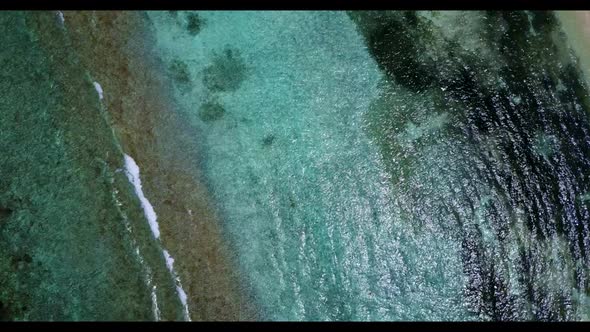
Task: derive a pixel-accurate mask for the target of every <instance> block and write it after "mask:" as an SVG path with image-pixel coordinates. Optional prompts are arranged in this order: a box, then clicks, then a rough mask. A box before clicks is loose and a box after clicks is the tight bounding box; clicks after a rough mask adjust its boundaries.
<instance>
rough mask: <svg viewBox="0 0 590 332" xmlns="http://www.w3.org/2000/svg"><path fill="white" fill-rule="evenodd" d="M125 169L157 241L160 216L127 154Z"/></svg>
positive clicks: (137, 169) (133, 162) (135, 165)
mask: <svg viewBox="0 0 590 332" xmlns="http://www.w3.org/2000/svg"><path fill="white" fill-rule="evenodd" d="M96 84H98V83H96ZM125 169H126V172H125V174H127V178H128V179H129V182H131V184H132V185H133V188H134V189H135V194H136V195H137V197H138V198H139V201H140V202H141V207H142V208H143V213H144V214H145V217H146V219H147V220H148V222H149V224H150V228H151V230H152V234H154V237H155V238H156V239H159V238H160V228H159V226H158V216H157V215H156V211H154V207H153V206H152V204H151V203H150V201H148V199H147V198H145V195H144V194H143V190H142V189H141V180H140V179H139V166H137V164H136V163H135V160H133V158H131V157H130V156H129V155H127V154H125Z"/></svg>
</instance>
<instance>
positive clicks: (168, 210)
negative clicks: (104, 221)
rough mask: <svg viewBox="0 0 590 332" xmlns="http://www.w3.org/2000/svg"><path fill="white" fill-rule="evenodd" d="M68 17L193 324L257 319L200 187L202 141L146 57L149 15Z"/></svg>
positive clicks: (77, 14)
mask: <svg viewBox="0 0 590 332" xmlns="http://www.w3.org/2000/svg"><path fill="white" fill-rule="evenodd" d="M64 15H65V22H67V24H66V30H67V31H68V34H69V38H71V40H72V44H73V45H72V48H73V50H72V51H74V52H77V53H78V54H79V58H80V61H82V62H83V64H84V66H86V67H87V68H89V71H90V75H91V76H92V77H95V78H96V80H97V81H99V82H101V84H102V86H101V87H100V92H99V89H98V88H97V92H98V93H99V95H100V94H101V93H102V94H103V98H104V99H103V103H104V104H105V106H106V108H107V110H108V112H109V116H110V118H111V120H112V126H113V128H114V130H115V134H116V136H117V139H118V140H119V142H120V143H121V146H122V150H123V151H125V152H126V153H127V154H129V155H133V156H134V157H135V161H136V162H137V165H139V166H138V167H141V171H142V175H143V180H144V183H142V186H143V188H142V189H143V192H145V196H148V197H149V198H150V202H151V203H150V204H151V205H153V209H154V210H155V211H157V212H158V216H159V218H160V221H161V222H160V224H159V232H160V233H161V234H160V235H161V243H162V245H163V246H164V247H165V248H166V250H167V252H169V255H171V256H174V258H175V259H174V271H175V272H176V274H177V276H178V278H179V279H182V282H183V284H182V286H183V287H182V288H183V290H184V291H186V302H187V306H188V307H190V308H191V313H190V316H191V317H190V318H191V319H192V320H244V319H253V318H255V317H256V311H255V309H254V306H253V305H252V303H251V301H249V300H248V299H247V296H246V295H245V294H246V292H245V291H243V289H242V287H241V285H240V278H239V276H238V275H237V273H236V268H235V267H234V263H233V262H232V254H231V251H230V250H229V248H228V245H227V244H226V242H225V240H224V239H223V237H222V234H221V230H220V228H219V225H220V224H219V221H218V220H217V217H216V213H215V209H214V208H212V205H211V203H210V201H209V194H208V192H207V189H206V187H205V185H204V184H203V183H202V182H201V180H200V179H201V175H200V174H199V171H198V166H197V165H198V164H199V163H200V162H201V161H200V158H199V154H198V147H197V146H195V141H196V139H195V136H196V135H197V134H198V133H195V132H194V130H193V129H192V128H190V126H189V125H187V121H186V120H185V119H183V118H182V116H181V115H180V114H179V113H178V112H176V110H175V108H174V101H173V99H172V98H171V97H170V92H169V89H170V86H171V84H170V82H169V81H168V78H167V77H166V74H165V73H166V71H165V70H164V69H163V66H162V65H161V64H160V63H159V62H158V60H157V59H154V57H153V53H154V52H153V51H151V50H150V49H149V47H150V46H151V45H153V44H154V43H153V42H152V41H151V40H150V38H151V34H150V31H149V30H148V29H147V28H146V27H147V26H148V24H147V23H148V22H147V20H146V17H145V16H144V15H145V14H144V13H138V12H96V13H90V12H65V13H64ZM95 88H96V86H95ZM103 90H104V91H103ZM169 263H170V261H169ZM177 290H178V289H177ZM178 293H179V296H181V297H182V296H183V295H182V293H181V292H180V291H178Z"/></svg>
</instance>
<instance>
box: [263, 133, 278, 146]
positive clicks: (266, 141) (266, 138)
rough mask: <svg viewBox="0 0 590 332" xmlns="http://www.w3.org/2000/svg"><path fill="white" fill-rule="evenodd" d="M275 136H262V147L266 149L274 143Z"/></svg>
mask: <svg viewBox="0 0 590 332" xmlns="http://www.w3.org/2000/svg"><path fill="white" fill-rule="evenodd" d="M275 139H276V137H275V135H273V134H268V135H266V136H264V138H263V139H262V146H264V147H267V146H271V145H272V144H273V143H274V142H275Z"/></svg>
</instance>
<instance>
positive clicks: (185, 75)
mask: <svg viewBox="0 0 590 332" xmlns="http://www.w3.org/2000/svg"><path fill="white" fill-rule="evenodd" d="M169 70H170V74H171V75H172V78H173V79H174V80H175V81H176V82H178V83H181V84H187V83H190V81H191V76H190V73H189V70H188V66H187V64H186V63H185V62H184V61H180V60H173V61H172V63H171V64H170V67H169Z"/></svg>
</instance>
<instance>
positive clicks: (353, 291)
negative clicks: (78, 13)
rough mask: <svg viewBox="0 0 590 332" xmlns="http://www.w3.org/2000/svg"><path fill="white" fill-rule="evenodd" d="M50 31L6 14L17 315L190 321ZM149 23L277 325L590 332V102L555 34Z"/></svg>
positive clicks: (0, 104)
mask: <svg viewBox="0 0 590 332" xmlns="http://www.w3.org/2000/svg"><path fill="white" fill-rule="evenodd" d="M42 15H43V14H30V13H26V14H23V13H1V14H0V29H2V30H1V31H0V38H1V39H2V42H3V43H2V44H3V45H7V47H3V48H2V49H0V61H1V63H2V64H3V66H2V68H3V69H2V80H0V91H1V95H0V147H1V149H0V151H1V152H2V154H3V155H2V158H0V318H1V319H8V320H47V319H57V320H80V319H103V320H112V319H139V320H152V319H158V318H160V319H182V318H183V316H182V307H181V305H180V302H179V300H178V296H177V293H176V290H175V289H174V285H173V282H172V279H171V277H170V275H169V274H167V271H166V265H165V261H164V257H163V256H162V252H161V249H162V248H161V247H159V245H158V244H157V243H156V242H155V241H153V239H152V235H151V234H150V230H149V226H148V222H147V221H146V220H145V218H144V216H143V212H142V210H141V205H140V202H139V200H138V199H137V197H136V196H135V194H134V192H133V188H131V187H130V185H129V183H128V182H127V179H126V178H125V176H124V174H123V172H121V168H122V167H123V153H124V152H123V151H121V148H120V145H119V144H118V142H117V138H116V137H114V136H113V132H112V130H111V129H110V128H109V115H108V112H107V111H106V110H105V109H104V107H103V106H102V104H101V103H100V101H99V100H98V96H97V93H96V91H95V90H94V88H93V86H92V83H93V80H92V78H90V77H89V76H88V75H87V74H86V72H85V69H84V68H81V67H80V65H79V62H78V61H77V59H76V56H77V55H76V54H72V53H69V52H67V51H66V50H63V49H60V48H59V47H57V46H56V45H60V43H63V45H64V47H65V48H66V49H67V40H68V38H67V32H64V29H60V28H59V22H58V21H57V20H56V24H55V27H54V30H55V31H53V30H50V31H46V30H45V29H40V28H39V26H37V25H35V24H41V23H35V22H45V24H46V23H47V21H48V19H47V17H45V20H43V19H41V18H40V17H43V16H42ZM47 15H50V14H47ZM144 22H145V24H146V26H145V28H146V31H149V33H151V34H152V37H153V40H155V44H154V45H150V48H149V49H150V50H152V51H151V52H153V54H151V56H154V57H155V58H157V59H158V60H159V61H160V62H159V63H160V64H161V68H159V69H160V70H161V71H162V72H161V75H163V77H164V78H165V79H166V80H169V82H171V89H172V93H173V97H174V99H175V105H173V106H174V107H171V108H170V109H169V110H167V111H169V112H173V111H178V112H181V113H182V116H183V118H186V119H188V121H189V122H190V123H189V125H190V126H191V128H192V130H193V133H194V140H193V141H194V147H195V149H198V151H200V153H201V155H200V158H201V163H199V164H195V165H193V166H194V168H195V170H198V171H199V172H194V173H191V172H187V174H197V173H199V174H203V177H204V182H205V183H206V184H207V186H208V189H209V191H210V192H211V194H212V197H211V199H212V201H213V202H214V205H215V209H216V210H217V212H218V216H219V220H218V222H219V226H220V227H221V228H222V229H223V235H224V236H225V237H226V238H227V240H228V241H229V243H230V246H231V249H232V250H233V253H234V254H235V263H236V264H235V265H236V266H235V267H234V268H235V269H236V270H237V271H239V275H240V281H241V282H242V283H243V285H241V287H240V289H245V290H246V291H245V292H246V293H247V294H248V295H249V296H250V300H251V301H252V303H253V304H254V306H255V307H257V308H258V309H259V311H260V312H259V314H260V318H261V319H264V320H345V321H348V320H360V321H377V320H410V321H413V320H442V321H449V320H588V319H589V318H590V300H589V299H588V294H589V293H590V285H589V278H590V270H589V266H590V224H589V222H590V211H589V208H590V198H589V197H590V179H589V177H590V122H589V118H588V116H589V113H588V112H589V111H590V104H589V99H588V87H587V86H586V83H585V82H584V80H583V79H582V78H581V77H582V76H581V72H580V70H579V66H578V61H577V59H576V57H575V55H574V54H573V53H572V51H571V50H570V48H569V46H568V42H567V40H566V37H565V35H564V34H563V32H562V30H561V26H560V23H559V21H557V19H556V18H555V17H554V16H553V14H552V13H550V12H486V13H483V12H350V13H347V12H327V11H326V12H304V11H301V12H266V11H264V12H263V11H260V12H254V11H240V12H229V11H216V12H148V13H147V14H146V15H145V17H144ZM67 24H68V22H67V21H66V22H65V26H66V27H67ZM34 31H45V33H44V34H42V35H39V33H38V32H34ZM52 34H55V36H56V38H55V40H54V41H52V42H47V41H45V42H44V43H42V42H41V40H42V39H43V38H47V36H53V35H52ZM136 42H137V41H136ZM47 45H53V46H47ZM8 46H9V47H8ZM129 93H133V91H131V92H129ZM133 134H135V135H139V133H133ZM170 151H178V150H175V149H170ZM134 152H136V151H134ZM138 153H139V152H138ZM169 153H170V154H172V153H176V152H169ZM201 180H203V179H201ZM142 181H149V180H145V179H142ZM145 194H146V196H147V198H148V199H149V197H151V196H150V193H149V192H146V193H145ZM176 194H177V195H183V193H181V192H179V193H176ZM144 204H145V202H144ZM155 213H158V211H157V207H156V211H155ZM189 213H190V211H189ZM163 222H165V220H164V221H163ZM165 236H166V234H165V233H163V234H162V238H163V240H164V241H165V240H166V239H165ZM182 245H183V246H191V245H194V244H193V243H191V242H190V241H187V242H184V243H182ZM174 258H175V259H176V260H178V261H182V259H183V258H182V257H178V256H177V257H174ZM196 273H198V271H197V272H196ZM189 277H190V276H189ZM193 277H194V278H200V276H197V275H195V276H193ZM183 278H184V280H183V282H184V284H185V285H186V284H188V283H187V282H186V276H183ZM211 284H212V285H213V286H214V285H215V282H211ZM154 287H155V288H154ZM154 289H155V292H154ZM178 294H180V293H178ZM188 296H189V297H190V296H194V297H198V296H199V294H191V293H190V292H189V294H188ZM154 297H155V298H157V299H156V300H155V301H154V300H153V299H154ZM189 302H190V301H189ZM199 303H203V302H199ZM188 309H189V310H190V309H191V308H190V307H189V308H188Z"/></svg>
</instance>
